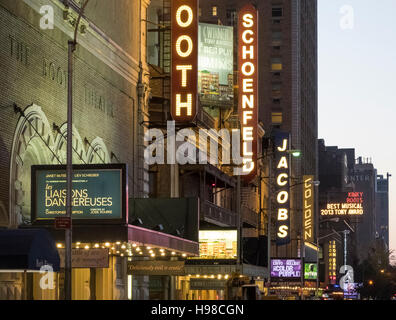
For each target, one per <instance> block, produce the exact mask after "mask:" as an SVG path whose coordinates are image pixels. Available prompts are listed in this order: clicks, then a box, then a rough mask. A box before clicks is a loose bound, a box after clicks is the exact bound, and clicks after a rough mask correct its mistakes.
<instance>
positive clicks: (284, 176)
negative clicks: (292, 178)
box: [276, 173, 289, 187]
mask: <svg viewBox="0 0 396 320" xmlns="http://www.w3.org/2000/svg"><path fill="white" fill-rule="evenodd" d="M288 177H289V175H288V174H287V173H281V174H280V175H279V176H278V178H277V179H276V182H277V184H278V186H281V187H283V186H285V185H287V182H288V181H287V178H288ZM283 179H284V180H283ZM282 180H283V181H282Z"/></svg>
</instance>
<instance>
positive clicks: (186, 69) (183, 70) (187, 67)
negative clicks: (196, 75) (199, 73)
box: [176, 65, 192, 88]
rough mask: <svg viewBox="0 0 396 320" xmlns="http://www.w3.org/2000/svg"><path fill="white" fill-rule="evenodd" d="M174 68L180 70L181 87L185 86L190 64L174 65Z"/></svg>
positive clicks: (190, 67)
mask: <svg viewBox="0 0 396 320" xmlns="http://www.w3.org/2000/svg"><path fill="white" fill-rule="evenodd" d="M176 70H177V71H181V72H182V87H184V88H185V87H187V71H189V70H192V65H185V66H176Z"/></svg>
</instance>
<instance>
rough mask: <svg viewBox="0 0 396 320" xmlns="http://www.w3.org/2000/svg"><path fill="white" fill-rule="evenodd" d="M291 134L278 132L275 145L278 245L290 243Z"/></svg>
mask: <svg viewBox="0 0 396 320" xmlns="http://www.w3.org/2000/svg"><path fill="white" fill-rule="evenodd" d="M289 139H290V138H289V133H286V132H276V134H275V136H274V143H275V165H276V169H275V179H276V180H275V187H276V193H275V195H276V222H277V223H276V243H277V244H278V245H283V244H288V243H289V242H290V182H289V176H290V169H289V157H290V156H289V153H288V150H289V149H290V147H289Z"/></svg>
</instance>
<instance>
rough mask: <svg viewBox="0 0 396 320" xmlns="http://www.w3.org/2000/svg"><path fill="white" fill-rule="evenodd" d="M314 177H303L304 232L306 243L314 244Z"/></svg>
mask: <svg viewBox="0 0 396 320" xmlns="http://www.w3.org/2000/svg"><path fill="white" fill-rule="evenodd" d="M313 181H314V176H313V175H304V176H303V183H304V187H303V199H304V200H303V201H304V203H303V207H304V209H303V210H304V211H303V230H304V231H303V232H304V241H305V242H311V243H313V242H314V221H315V214H314V213H315V209H314V208H315V207H314V196H315V190H314V185H313Z"/></svg>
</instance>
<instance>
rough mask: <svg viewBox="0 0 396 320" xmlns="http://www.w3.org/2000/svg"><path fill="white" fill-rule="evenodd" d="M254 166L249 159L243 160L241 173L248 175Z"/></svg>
mask: <svg viewBox="0 0 396 320" xmlns="http://www.w3.org/2000/svg"><path fill="white" fill-rule="evenodd" d="M254 167H255V165H254V161H253V160H252V159H249V158H243V167H242V171H243V172H244V173H249V172H252V170H253V169H254Z"/></svg>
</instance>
